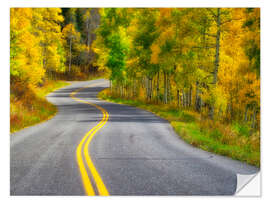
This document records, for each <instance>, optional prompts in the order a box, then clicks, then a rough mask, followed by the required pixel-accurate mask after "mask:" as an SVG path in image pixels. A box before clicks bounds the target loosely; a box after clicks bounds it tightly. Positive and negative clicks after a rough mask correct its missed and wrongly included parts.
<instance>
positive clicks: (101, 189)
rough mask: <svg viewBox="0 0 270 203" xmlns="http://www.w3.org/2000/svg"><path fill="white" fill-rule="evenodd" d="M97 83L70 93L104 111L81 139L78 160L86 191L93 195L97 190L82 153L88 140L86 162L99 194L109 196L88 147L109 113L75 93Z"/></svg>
mask: <svg viewBox="0 0 270 203" xmlns="http://www.w3.org/2000/svg"><path fill="white" fill-rule="evenodd" d="M95 85H98V84H94V85H89V86H86V87H82V88H79V89H77V90H75V91H73V92H72V93H71V94H70V96H71V97H72V99H74V100H76V101H78V102H82V103H86V104H89V105H92V106H94V107H96V108H97V109H99V110H100V111H101V112H102V113H103V117H102V120H101V121H100V122H99V123H98V124H97V125H96V126H95V127H94V128H92V129H91V130H90V131H89V132H87V133H86V134H85V136H84V137H83V139H82V140H81V142H80V143H79V145H78V147H77V150H76V155H77V162H78V166H79V170H80V173H81V177H82V182H83V185H84V189H85V192H86V194H87V195H89V196H93V195H95V192H94V189H93V186H92V184H91V181H90V178H89V176H88V173H87V170H86V168H85V166H84V163H83V158H82V154H81V152H82V147H83V144H84V143H85V141H86V140H87V141H86V143H85V146H84V151H83V152H84V156H85V159H86V163H87V165H88V168H89V170H90V171H91V174H92V176H93V178H94V181H95V183H96V186H97V189H98V192H99V194H100V195H102V196H108V195H109V192H108V190H107V188H106V186H105V184H104V183H103V181H102V178H101V176H100V175H99V173H98V171H97V170H96V168H95V165H94V164H93V162H92V160H91V157H90V155H89V152H88V149H89V144H90V142H91V140H92V138H93V137H94V135H95V133H96V132H97V131H98V130H99V129H100V128H102V127H103V126H104V125H105V124H106V122H107V120H108V118H109V114H108V112H107V111H106V110H105V109H104V108H102V107H100V106H98V105H96V104H93V103H91V102H87V101H84V100H81V99H78V98H76V97H75V94H76V93H78V92H79V91H81V90H82V89H84V88H87V87H91V86H95Z"/></svg>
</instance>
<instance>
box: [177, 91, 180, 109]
mask: <svg viewBox="0 0 270 203" xmlns="http://www.w3.org/2000/svg"><path fill="white" fill-rule="evenodd" d="M179 106H180V95H179V89H177V107H179Z"/></svg>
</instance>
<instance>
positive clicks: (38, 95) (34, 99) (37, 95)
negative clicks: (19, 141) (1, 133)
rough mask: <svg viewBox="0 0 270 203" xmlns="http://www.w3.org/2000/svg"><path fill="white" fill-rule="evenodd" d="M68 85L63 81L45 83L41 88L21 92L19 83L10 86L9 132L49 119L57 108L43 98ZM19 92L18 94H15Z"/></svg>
mask: <svg viewBox="0 0 270 203" xmlns="http://www.w3.org/2000/svg"><path fill="white" fill-rule="evenodd" d="M68 84H69V83H67V82H64V81H45V82H44V84H43V85H42V87H36V88H29V89H27V90H24V92H23V91H21V89H22V88H21V87H18V86H19V85H21V84H20V83H19V84H17V85H12V86H11V91H10V132H11V133H13V132H16V131H18V130H20V129H23V128H25V127H28V126H31V125H34V124H36V123H39V122H41V121H44V120H48V119H49V118H51V117H52V116H53V115H54V114H55V113H56V112H57V108H56V107H55V106H54V105H53V104H51V103H49V102H48V101H47V100H46V98H45V96H46V95H47V94H48V93H49V92H52V91H53V90H56V89H58V88H61V87H64V86H66V85H68ZM17 91H19V92H17Z"/></svg>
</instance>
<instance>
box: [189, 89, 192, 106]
mask: <svg viewBox="0 0 270 203" xmlns="http://www.w3.org/2000/svg"><path fill="white" fill-rule="evenodd" d="M191 105H192V86H190V88H189V107H191Z"/></svg>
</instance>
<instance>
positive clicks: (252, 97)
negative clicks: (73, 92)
mask: <svg viewBox="0 0 270 203" xmlns="http://www.w3.org/2000/svg"><path fill="white" fill-rule="evenodd" d="M10 14H11V18H10V82H11V123H16V122H19V121H18V120H20V119H23V117H24V115H21V116H19V113H18V111H19V110H18V109H20V108H23V106H29V108H32V111H34V109H38V108H40V106H39V105H37V106H36V107H35V105H33V104H31V102H29V101H30V100H31V99H30V98H33V97H35V92H37V89H38V88H39V87H42V86H44V85H46V83H48V81H52V80H59V79H61V80H86V79H89V78H92V77H93V75H100V74H105V75H106V76H108V78H109V79H110V84H111V85H110V86H111V87H110V91H109V92H108V93H107V94H109V95H110V96H112V97H115V98H116V97H117V98H122V99H132V100H137V101H140V102H143V103H147V104H156V105H159V106H160V108H173V109H178V110H181V111H188V112H191V113H193V114H194V115H196V118H198V120H199V121H200V123H203V122H206V121H207V123H208V124H207V125H206V124H204V126H205V127H209V125H210V127H211V126H215V127H216V126H218V125H220V126H221V127H219V128H220V129H223V130H224V129H227V128H226V126H230V129H235V130H234V131H237V133H231V132H234V131H233V130H231V131H230V133H231V135H230V136H232V137H233V136H234V137H237V136H240V137H241V136H242V135H243V136H244V138H243V139H242V141H243V140H244V141H243V143H242V145H243V146H244V145H245V146H249V145H250V147H251V148H250V149H249V150H255V151H256V152H258V153H259V140H260V132H259V131H260V9H258V8H161V9H159V8H148V9H142V8H105V9H96V8H95V9H90V8H63V9H60V8H12V9H11V11H10ZM30 92H32V93H31V94H30ZM29 108H28V109H29ZM224 126H225V127H224ZM223 133H226V132H223ZM237 139H238V138H237ZM237 139H236V140H237ZM239 140H241V139H240V138H239V139H238V141H239ZM221 142H224V143H226V142H227V141H226V140H221ZM251 143H256V144H255V145H256V146H253V145H254V144H251ZM256 156H257V155H256ZM258 157H259V155H258Z"/></svg>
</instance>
